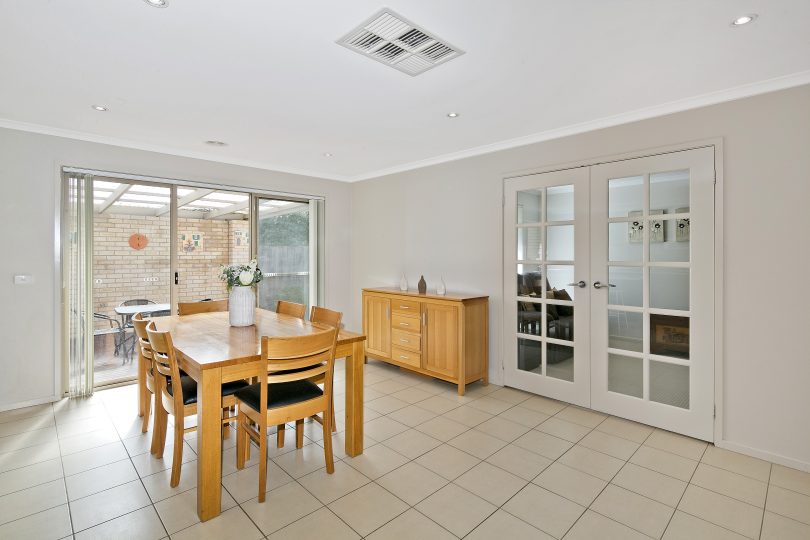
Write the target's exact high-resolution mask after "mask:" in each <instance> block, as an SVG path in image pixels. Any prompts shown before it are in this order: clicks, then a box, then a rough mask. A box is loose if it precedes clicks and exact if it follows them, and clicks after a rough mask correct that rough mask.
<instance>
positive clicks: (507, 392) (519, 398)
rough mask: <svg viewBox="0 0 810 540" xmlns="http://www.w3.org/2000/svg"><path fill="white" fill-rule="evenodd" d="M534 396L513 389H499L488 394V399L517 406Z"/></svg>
mask: <svg viewBox="0 0 810 540" xmlns="http://www.w3.org/2000/svg"><path fill="white" fill-rule="evenodd" d="M533 395H534V394H529V393H528V392H523V391H522V390H517V389H515V388H506V387H504V388H500V389H499V390H495V391H494V392H492V393H490V394H489V397H492V398H495V399H500V400H501V401H505V402H506V403H510V404H512V405H517V404H519V403H522V402H524V401H526V400H527V399H529V398H530V397H533Z"/></svg>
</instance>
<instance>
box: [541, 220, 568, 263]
mask: <svg viewBox="0 0 810 540" xmlns="http://www.w3.org/2000/svg"><path fill="white" fill-rule="evenodd" d="M546 243H547V244H548V257H547V258H548V260H549V261H573V260H574V226H573V225H553V226H552V225H549V227H548V229H546Z"/></svg>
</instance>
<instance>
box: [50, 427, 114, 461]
mask: <svg viewBox="0 0 810 540" xmlns="http://www.w3.org/2000/svg"><path fill="white" fill-rule="evenodd" d="M118 440H120V438H119V436H118V432H117V431H116V430H115V429H114V428H108V429H100V430H98V431H91V432H90V433H82V434H80V435H73V436H72V437H65V438H64V439H60V440H59V448H60V450H61V452H62V455H63V456H66V455H68V454H74V453H76V452H81V451H82V450H89V449H90V448H97V447H99V446H103V445H105V444H110V443H113V442H115V441H118Z"/></svg>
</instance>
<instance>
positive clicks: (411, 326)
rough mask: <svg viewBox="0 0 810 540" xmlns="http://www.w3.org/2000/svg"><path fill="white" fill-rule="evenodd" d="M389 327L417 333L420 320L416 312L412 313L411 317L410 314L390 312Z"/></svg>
mask: <svg viewBox="0 0 810 540" xmlns="http://www.w3.org/2000/svg"><path fill="white" fill-rule="evenodd" d="M391 329H392V330H404V331H406V332H413V333H416V334H418V333H419V332H420V331H421V329H422V322H421V319H420V318H419V314H418V313H414V316H413V317H412V316H410V315H403V314H402V313H397V312H394V313H392V314H391Z"/></svg>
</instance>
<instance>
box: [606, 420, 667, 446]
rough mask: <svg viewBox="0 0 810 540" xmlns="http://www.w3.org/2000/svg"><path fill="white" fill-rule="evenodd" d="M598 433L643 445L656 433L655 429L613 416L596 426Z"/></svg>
mask: <svg viewBox="0 0 810 540" xmlns="http://www.w3.org/2000/svg"><path fill="white" fill-rule="evenodd" d="M596 431H601V432H602V433H608V434H610V435H615V436H616V437H621V438H622V439H627V440H628V441H633V442H634V443H637V444H641V443H643V442H644V441H645V440H646V439H647V437H649V436H650V434H651V433H652V432H653V431H655V428H653V427H650V426H645V425H644V424H639V423H638V422H633V421H631V420H625V419H624V418H616V417H615V416H611V417H609V418H608V419H607V420H605V421H604V422H602V423H601V424H599V425H598V426H596Z"/></svg>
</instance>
